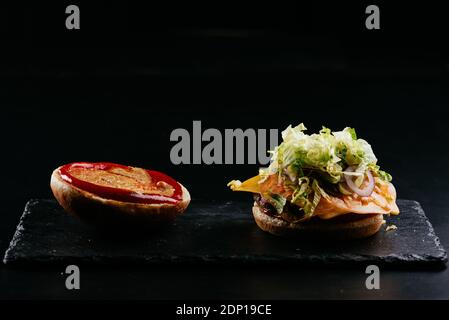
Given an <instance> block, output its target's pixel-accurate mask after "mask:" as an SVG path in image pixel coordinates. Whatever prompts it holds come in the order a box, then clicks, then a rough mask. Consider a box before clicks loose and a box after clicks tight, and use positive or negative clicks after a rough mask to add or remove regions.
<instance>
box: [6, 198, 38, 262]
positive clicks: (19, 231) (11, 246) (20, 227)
mask: <svg viewBox="0 0 449 320" xmlns="http://www.w3.org/2000/svg"><path fill="white" fill-rule="evenodd" d="M38 201H39V200H38V199H30V200H28V202H27V203H26V204H25V208H24V210H23V214H22V216H21V217H20V220H19V223H18V224H17V228H16V231H15V232H14V235H13V237H12V239H11V241H10V242H9V246H8V249H6V251H5V255H4V257H3V263H4V264H8V263H10V262H12V261H13V260H14V258H11V256H12V252H13V251H14V248H15V247H16V245H17V243H18V242H19V240H20V239H21V238H22V231H23V230H24V227H23V221H24V220H25V218H26V216H27V215H29V214H30V210H29V208H30V207H31V206H32V205H34V204H35V203H37V202H38Z"/></svg>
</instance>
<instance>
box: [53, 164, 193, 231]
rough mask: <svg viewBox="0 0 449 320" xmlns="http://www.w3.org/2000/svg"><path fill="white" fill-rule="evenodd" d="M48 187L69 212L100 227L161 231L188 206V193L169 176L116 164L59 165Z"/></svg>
mask: <svg viewBox="0 0 449 320" xmlns="http://www.w3.org/2000/svg"><path fill="white" fill-rule="evenodd" d="M50 186H51V189H52V191H53V194H54V196H55V198H56V200H57V201H58V202H59V204H60V205H61V206H62V207H63V208H64V209H65V210H66V211H67V212H69V213H71V214H73V215H74V216H76V217H78V218H79V219H81V220H82V221H84V222H87V223H89V224H93V225H95V226H99V227H106V226H119V227H122V226H127V225H128V226H129V225H131V226H133V227H135V226H136V227H143V228H147V227H149V228H151V227H157V226H161V225H164V224H167V223H170V222H173V221H174V219H175V218H176V216H177V215H179V214H181V213H183V212H184V211H185V210H186V208H187V206H188V205H189V203H190V194H189V192H188V191H187V189H186V188H185V187H184V186H183V185H181V184H180V183H179V182H177V181H175V180H174V179H172V178H170V177H169V176H167V175H165V174H163V173H160V172H157V171H151V170H146V169H141V168H135V167H129V166H123V165H118V164H113V163H104V162H101V163H87V162H77V163H71V164H67V165H64V166H61V167H59V168H57V169H56V170H54V171H53V173H52V175H51V182H50Z"/></svg>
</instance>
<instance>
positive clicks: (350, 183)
mask: <svg viewBox="0 0 449 320" xmlns="http://www.w3.org/2000/svg"><path fill="white" fill-rule="evenodd" d="M345 172H354V167H348V168H347V169H346V170H345ZM344 176H345V180H346V183H347V184H348V187H349V189H351V190H352V191H354V192H355V193H357V194H358V195H359V196H361V197H369V196H370V195H371V194H372V193H373V190H374V178H373V175H372V174H371V171H370V170H367V171H366V176H367V177H368V185H367V186H366V187H365V188H364V189H360V188H359V187H357V185H356V184H355V182H354V180H353V179H352V175H349V174H345V175H344Z"/></svg>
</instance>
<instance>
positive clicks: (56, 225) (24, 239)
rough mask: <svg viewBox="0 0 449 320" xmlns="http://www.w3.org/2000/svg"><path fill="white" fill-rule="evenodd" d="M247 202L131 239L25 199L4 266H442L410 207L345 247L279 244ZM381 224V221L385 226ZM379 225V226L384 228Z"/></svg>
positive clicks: (406, 203) (204, 207) (206, 210)
mask: <svg viewBox="0 0 449 320" xmlns="http://www.w3.org/2000/svg"><path fill="white" fill-rule="evenodd" d="M251 205H252V204H251V202H249V201H248V202H213V201H207V202H206V201H193V202H192V203H191V205H190V207H189V209H188V211H187V212H186V213H185V214H184V215H181V216H180V217H178V219H177V220H176V223H175V225H173V226H171V227H170V228H168V229H167V230H164V231H163V232H160V233H158V234H153V235H144V236H140V237H137V238H133V237H128V236H126V237H125V236H120V235H117V236H112V237H111V236H105V235H102V234H99V233H98V232H96V231H95V230H94V229H92V228H91V227H89V226H86V225H84V224H82V223H80V222H79V221H78V220H77V219H75V218H73V217H72V216H70V215H68V214H66V213H65V212H64V211H63V210H62V209H61V208H60V207H59V205H58V204H57V203H56V202H55V201H53V200H30V201H29V202H28V203H27V205H26V207H25V211H24V213H23V216H22V218H21V220H20V223H19V225H18V226H17V230H16V233H15V235H14V237H13V239H12V241H11V244H10V247H9V249H8V250H7V251H6V253H5V257H4V262H5V263H6V264H30V263H67V264H69V263H86V262H87V263H121V264H122V263H156V264H160V263H235V264H245V263H257V264H259V263H288V264H291V263H295V264H300V265H308V264H344V265H350V264H357V263H361V264H371V263H373V264H377V265H390V266H398V265H402V266H404V265H405V266H412V265H415V266H416V265H419V266H429V267H430V266H444V264H445V263H446V261H447V254H446V252H445V250H444V248H443V247H442V246H441V245H440V242H439V239H438V237H437V236H436V235H435V233H434V231H433V228H432V225H431V224H430V223H429V221H428V219H427V217H426V216H425V214H424V211H423V210H422V208H421V206H420V204H419V203H418V202H416V201H410V200H398V205H399V207H400V209H401V214H400V216H398V217H392V218H389V219H388V220H389V222H391V223H394V224H395V225H396V226H397V227H398V229H397V230H395V231H388V232H387V231H385V227H383V228H382V230H381V231H380V232H379V233H378V234H376V235H375V236H373V237H371V238H368V239H363V240H357V241H350V242H329V241H328V242H326V243H316V242H315V241H313V242H312V241H310V242H307V241H305V240H302V241H299V240H292V239H283V238H278V237H275V236H272V235H270V234H267V233H265V232H263V231H261V230H260V229H259V228H258V227H257V226H256V224H255V223H254V221H253V219H252V215H251ZM389 222H388V223H389ZM388 223H387V224H388Z"/></svg>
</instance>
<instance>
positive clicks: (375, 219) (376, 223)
mask: <svg viewBox="0 0 449 320" xmlns="http://www.w3.org/2000/svg"><path fill="white" fill-rule="evenodd" d="M253 216H254V220H255V221H256V223H257V225H258V226H259V228H261V229H262V230H263V231H266V232H269V233H271V234H274V235H277V236H289V237H307V238H309V237H313V238H333V239H341V240H345V239H346V240H347V239H360V238H367V237H370V236H372V235H374V234H376V233H377V232H378V231H379V230H380V227H381V226H382V224H383V223H384V219H383V216H382V215H381V214H364V215H360V214H358V215H357V214H347V215H344V216H340V217H337V218H333V219H329V220H320V219H312V220H309V221H306V222H301V223H290V222H287V221H285V220H282V219H279V218H276V217H273V216H269V215H267V214H265V213H263V212H262V211H261V210H260V208H259V206H258V205H257V204H256V203H254V206H253Z"/></svg>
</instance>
